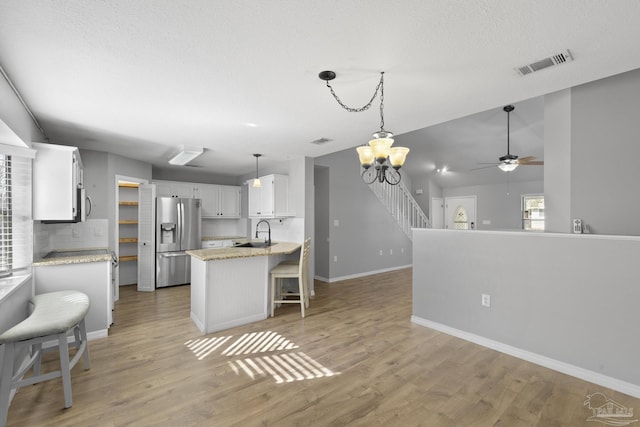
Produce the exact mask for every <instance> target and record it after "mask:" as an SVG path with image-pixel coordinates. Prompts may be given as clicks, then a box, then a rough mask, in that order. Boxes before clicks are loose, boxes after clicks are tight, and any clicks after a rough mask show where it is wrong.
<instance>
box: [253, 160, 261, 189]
mask: <svg viewBox="0 0 640 427" xmlns="http://www.w3.org/2000/svg"><path fill="white" fill-rule="evenodd" d="M261 156H262V154H254V157H255V158H256V179H254V180H253V188H260V187H262V183H261V182H260V178H258V158H259V157H261Z"/></svg>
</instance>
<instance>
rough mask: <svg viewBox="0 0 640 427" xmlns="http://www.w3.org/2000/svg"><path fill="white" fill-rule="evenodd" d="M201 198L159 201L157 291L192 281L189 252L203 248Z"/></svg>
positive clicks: (157, 208)
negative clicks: (187, 252)
mask: <svg viewBox="0 0 640 427" xmlns="http://www.w3.org/2000/svg"><path fill="white" fill-rule="evenodd" d="M200 206H201V203H200V199H183V198H177V197H158V198H157V199H156V288H162V287H165V286H173V285H182V284H185V283H190V282H191V257H190V256H189V255H187V254H186V253H185V251H187V250H189V249H200V246H201V244H202V242H201V235H200V234H201V231H200V230H201V215H202V213H201V207H200Z"/></svg>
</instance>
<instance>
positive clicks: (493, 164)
mask: <svg viewBox="0 0 640 427" xmlns="http://www.w3.org/2000/svg"><path fill="white" fill-rule="evenodd" d="M480 164H482V163H480ZM485 164H486V163H485ZM499 164H500V163H492V164H490V165H489V166H480V167H479V168H473V169H469V172H471V171H477V170H480V169H489V168H495V167H497V166H498V165H499Z"/></svg>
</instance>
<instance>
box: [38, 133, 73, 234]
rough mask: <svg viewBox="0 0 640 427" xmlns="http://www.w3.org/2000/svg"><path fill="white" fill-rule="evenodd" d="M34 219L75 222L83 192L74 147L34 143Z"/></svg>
mask: <svg viewBox="0 0 640 427" xmlns="http://www.w3.org/2000/svg"><path fill="white" fill-rule="evenodd" d="M32 145H33V148H35V149H36V150H37V153H36V158H35V159H34V161H33V219H34V220H42V221H74V220H79V218H78V208H79V206H78V203H82V202H83V201H84V200H83V199H84V197H79V190H80V189H81V188H82V160H81V159H80V153H79V152H78V149H77V148H76V147H67V146H64V145H53V144H39V143H33V144H32Z"/></svg>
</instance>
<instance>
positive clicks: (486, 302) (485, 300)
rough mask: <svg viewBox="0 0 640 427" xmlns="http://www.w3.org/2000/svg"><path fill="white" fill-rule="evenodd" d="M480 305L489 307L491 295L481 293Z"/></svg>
mask: <svg viewBox="0 0 640 427" xmlns="http://www.w3.org/2000/svg"><path fill="white" fill-rule="evenodd" d="M482 306H483V307H491V295H488V294H482Z"/></svg>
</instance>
